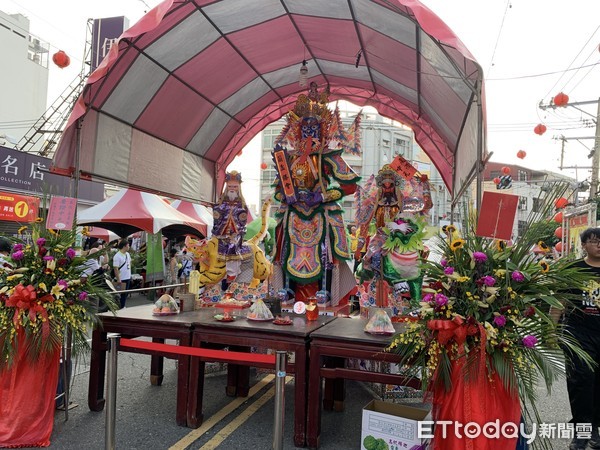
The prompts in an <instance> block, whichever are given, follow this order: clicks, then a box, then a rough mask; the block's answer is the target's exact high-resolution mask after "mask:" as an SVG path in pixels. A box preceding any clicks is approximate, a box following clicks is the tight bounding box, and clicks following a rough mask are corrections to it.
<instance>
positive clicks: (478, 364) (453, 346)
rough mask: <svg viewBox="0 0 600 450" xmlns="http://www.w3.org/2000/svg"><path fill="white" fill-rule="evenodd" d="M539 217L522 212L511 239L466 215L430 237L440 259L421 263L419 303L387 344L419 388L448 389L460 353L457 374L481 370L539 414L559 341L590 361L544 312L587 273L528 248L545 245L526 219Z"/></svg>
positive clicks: (560, 369) (555, 372)
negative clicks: (520, 231) (483, 231)
mask: <svg viewBox="0 0 600 450" xmlns="http://www.w3.org/2000/svg"><path fill="white" fill-rule="evenodd" d="M551 198H554V196H551ZM465 216H468V214H465ZM541 216H542V217H547V214H546V215H544V212H542V213H541ZM539 219H540V216H539V215H538V216H533V217H530V219H529V220H528V222H529V223H528V225H529V226H528V228H527V231H526V232H525V233H524V235H523V236H521V237H520V238H519V240H518V241H517V242H515V243H514V244H513V245H507V243H506V242H504V241H497V240H492V239H489V238H484V237H480V236H477V235H476V232H475V231H476V229H475V220H474V218H473V217H471V219H470V220H467V221H466V222H467V223H466V224H464V228H463V229H464V233H462V234H461V233H459V232H457V229H456V228H455V227H454V226H452V225H450V226H448V227H447V228H446V229H445V236H438V241H437V243H436V245H437V247H438V250H439V251H440V253H441V254H442V259H441V261H439V262H425V263H424V267H423V269H424V272H425V277H426V278H425V280H426V281H425V285H424V287H423V297H422V301H421V303H420V307H419V308H418V309H417V310H416V311H414V312H413V315H412V316H408V317H406V324H405V325H406V326H405V327H404V330H403V331H402V332H401V333H399V334H397V335H396V336H394V338H393V340H392V343H391V345H390V347H389V350H390V351H393V352H395V353H398V354H399V355H400V356H401V360H402V362H403V364H405V365H406V370H407V371H408V372H409V375H413V376H418V377H420V378H421V379H422V381H423V385H424V390H433V391H434V392H435V390H436V389H443V390H445V391H450V390H451V389H452V382H451V380H452V379H455V378H453V377H452V376H451V370H452V367H453V362H456V361H461V360H462V361H463V362H464V364H461V367H462V368H463V370H464V371H465V372H464V374H463V378H464V379H470V377H472V376H477V375H481V372H483V376H486V375H487V378H488V380H489V381H490V382H492V379H499V380H501V381H502V383H503V386H504V388H505V389H506V390H507V391H509V392H513V393H515V395H517V394H518V398H520V400H521V404H522V407H523V410H524V413H525V417H526V418H532V417H533V416H532V414H535V417H536V418H538V419H539V414H538V411H537V410H536V408H535V399H536V389H537V387H538V386H539V385H540V384H541V382H542V381H543V382H545V385H546V386H547V387H548V389H549V388H550V387H551V385H552V382H553V381H554V380H555V379H557V378H558V377H559V376H561V375H564V362H563V351H562V350H561V347H562V348H563V349H568V350H570V351H573V352H575V353H576V354H577V355H580V356H581V357H583V359H584V360H586V361H588V362H589V361H590V359H589V357H587V355H586V354H585V353H583V352H582V351H581V350H580V349H579V347H578V346H577V344H576V343H575V342H574V341H573V340H572V339H570V337H569V336H568V335H565V334H562V333H560V329H559V328H560V326H559V325H557V324H555V323H554V321H553V320H551V318H550V316H549V309H550V307H557V308H562V304H564V302H568V301H569V300H570V299H572V298H574V297H573V295H572V294H570V293H569V292H570V290H571V289H572V288H577V287H582V286H583V284H584V282H585V279H586V277H587V276H586V275H585V274H584V273H582V272H581V271H580V270H579V269H577V268H573V267H572V263H573V261H572V260H570V259H569V258H561V259H558V260H555V261H552V260H550V259H547V258H546V256H545V255H544V256H543V257H538V256H536V255H534V254H533V252H532V251H531V250H532V248H533V247H534V246H536V245H537V246H538V247H539V248H541V249H542V250H545V251H547V252H549V248H548V246H547V245H545V244H544V243H543V242H542V243H540V242H538V239H539V236H536V234H535V229H536V227H534V226H531V225H533V224H534V223H535V222H536V220H539ZM542 220H544V219H542ZM530 230H531V231H530ZM454 366H456V365H454ZM530 407H531V409H529V408H530ZM538 421H539V420H538Z"/></svg>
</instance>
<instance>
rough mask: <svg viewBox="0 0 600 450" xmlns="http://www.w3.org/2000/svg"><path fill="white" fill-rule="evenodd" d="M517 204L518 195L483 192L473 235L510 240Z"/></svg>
mask: <svg viewBox="0 0 600 450" xmlns="http://www.w3.org/2000/svg"><path fill="white" fill-rule="evenodd" d="M518 202H519V196H518V195H511V194H500V193H497V192H492V191H485V192H484V193H483V199H482V200H481V211H480V212H479V221H478V222H477V231H476V233H475V234H476V235H477V236H482V237H489V238H493V239H503V240H505V241H509V240H510V239H511V238H512V229H513V224H514V222H515V215H516V214H517V204H518Z"/></svg>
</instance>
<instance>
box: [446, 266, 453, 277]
mask: <svg viewBox="0 0 600 450" xmlns="http://www.w3.org/2000/svg"><path fill="white" fill-rule="evenodd" d="M444 273H445V274H446V275H452V274H453V273H454V267H452V266H447V267H446V268H445V269H444Z"/></svg>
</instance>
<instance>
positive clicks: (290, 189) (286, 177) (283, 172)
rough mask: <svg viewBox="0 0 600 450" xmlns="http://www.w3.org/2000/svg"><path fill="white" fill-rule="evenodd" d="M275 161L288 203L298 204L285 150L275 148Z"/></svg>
mask: <svg viewBox="0 0 600 450" xmlns="http://www.w3.org/2000/svg"><path fill="white" fill-rule="evenodd" d="M273 159H274V160H275V165H276V167H277V173H278V174H279V180H280V181H281V188H282V190H283V195H285V198H286V201H287V202H288V203H294V202H296V189H295V188H294V183H293V181H292V177H291V174H290V168H289V166H288V163H287V157H286V153H285V150H284V149H282V148H281V147H279V148H275V150H274V151H273Z"/></svg>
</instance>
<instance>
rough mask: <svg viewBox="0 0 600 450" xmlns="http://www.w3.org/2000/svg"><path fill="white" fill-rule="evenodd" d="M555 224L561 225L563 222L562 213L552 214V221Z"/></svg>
mask: <svg viewBox="0 0 600 450" xmlns="http://www.w3.org/2000/svg"><path fill="white" fill-rule="evenodd" d="M553 220H554V221H555V222H556V223H562V221H563V213H562V212H557V213H556V214H554V219H553Z"/></svg>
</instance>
